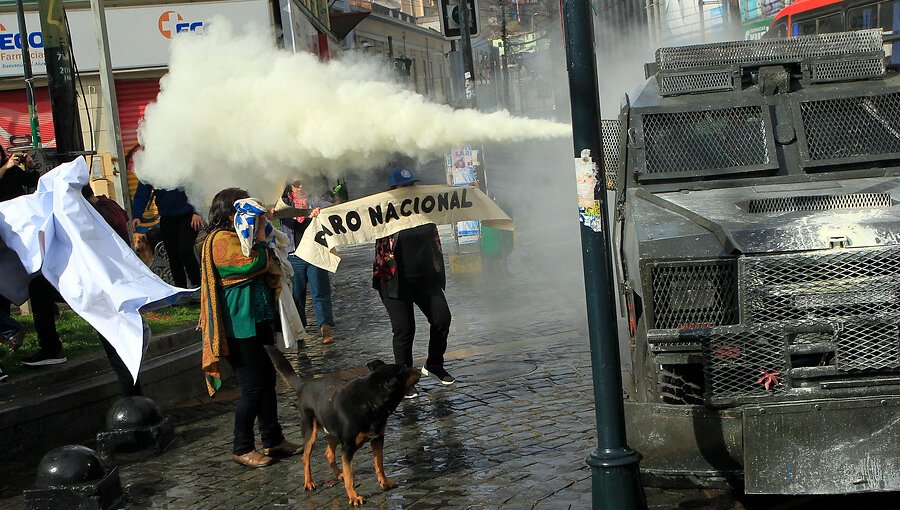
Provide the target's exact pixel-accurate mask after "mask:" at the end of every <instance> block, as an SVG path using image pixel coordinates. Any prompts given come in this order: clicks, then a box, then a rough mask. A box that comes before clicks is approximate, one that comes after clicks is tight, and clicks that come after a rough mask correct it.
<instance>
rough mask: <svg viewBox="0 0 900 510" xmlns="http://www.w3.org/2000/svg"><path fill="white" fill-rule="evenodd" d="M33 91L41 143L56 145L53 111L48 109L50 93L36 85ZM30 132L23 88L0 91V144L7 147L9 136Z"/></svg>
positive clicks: (45, 145)
mask: <svg viewBox="0 0 900 510" xmlns="http://www.w3.org/2000/svg"><path fill="white" fill-rule="evenodd" d="M34 92H35V96H36V99H37V111H38V123H39V126H40V131H41V143H43V145H44V147H56V136H55V135H54V134H53V112H52V111H51V109H50V94H49V93H48V92H47V87H38V88H36V89H35V91H34ZM30 134H31V123H30V122H29V119H28V103H27V102H26V101H25V89H18V90H4V91H2V92H0V145H3V147H4V148H8V147H9V137H10V136H13V135H30Z"/></svg>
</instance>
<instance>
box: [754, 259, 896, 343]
mask: <svg viewBox="0 0 900 510" xmlns="http://www.w3.org/2000/svg"><path fill="white" fill-rule="evenodd" d="M738 278H739V280H740V282H741V286H742V287H743V288H744V293H743V301H744V302H743V311H744V318H745V320H746V321H747V322H748V323H749V324H752V325H776V324H783V325H791V324H797V323H803V322H822V321H825V322H834V321H844V320H848V319H854V318H869V317H872V316H883V315H885V314H887V313H893V312H894V311H895V310H896V309H897V305H898V295H900V248H896V247H892V248H881V249H844V250H827V251H821V252H807V253H802V254H788V255H768V256H754V257H742V258H741V259H740V260H739V262H738Z"/></svg>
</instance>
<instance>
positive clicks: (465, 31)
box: [459, 0, 478, 109]
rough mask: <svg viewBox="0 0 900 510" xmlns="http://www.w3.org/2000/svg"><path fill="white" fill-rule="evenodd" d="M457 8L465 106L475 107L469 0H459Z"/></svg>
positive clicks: (476, 105)
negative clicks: (459, 16)
mask: <svg viewBox="0 0 900 510" xmlns="http://www.w3.org/2000/svg"><path fill="white" fill-rule="evenodd" d="M459 10H460V15H461V18H462V19H461V21H462V26H461V27H460V33H461V35H462V38H461V39H460V43H462V44H461V46H462V48H461V49H462V54H463V73H464V76H465V79H466V108H472V109H475V108H477V107H478V102H477V100H476V98H475V65H474V63H473V62H472V33H471V27H470V26H469V19H470V18H469V2H468V1H466V0H460V2H459Z"/></svg>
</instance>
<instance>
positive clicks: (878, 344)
mask: <svg viewBox="0 0 900 510" xmlns="http://www.w3.org/2000/svg"><path fill="white" fill-rule="evenodd" d="M835 329H836V332H835V333H836V334H835V365H836V366H837V368H838V369H840V370H845V371H850V370H872V369H885V368H898V367H900V325H898V324H897V322H896V321H895V322H893V323H891V322H878V321H852V322H848V323H846V324H837V325H836V326H835Z"/></svg>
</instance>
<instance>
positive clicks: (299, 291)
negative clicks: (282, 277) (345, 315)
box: [288, 255, 334, 327]
mask: <svg viewBox="0 0 900 510" xmlns="http://www.w3.org/2000/svg"><path fill="white" fill-rule="evenodd" d="M288 260H290V261H291V266H293V267H294V277H293V283H294V304H296V305H297V311H298V312H300V320H301V321H303V325H304V326H306V325H307V321H306V284H307V283H309V290H310V292H311V293H312V302H313V312H315V314H316V324H317V325H318V326H319V327H322V326H323V325H325V324H328V325H329V326H334V315H333V314H332V311H331V280H329V277H328V271H326V270H324V269H322V268H319V267H316V266H314V265H312V264H310V263H309V262H307V261H305V260H303V259H301V258H300V257H297V256H295V255H289V256H288Z"/></svg>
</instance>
